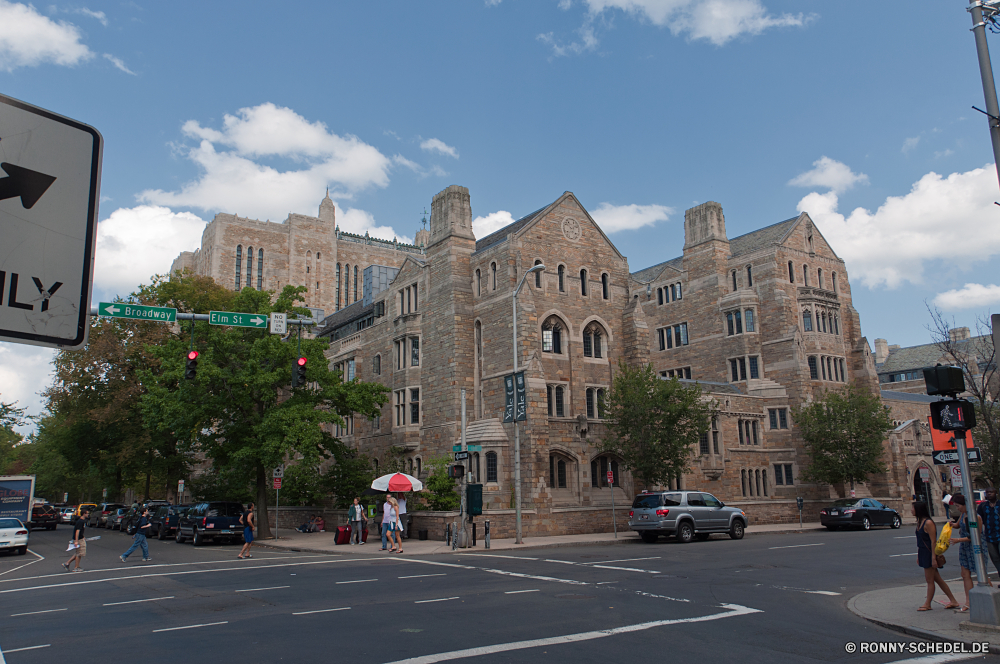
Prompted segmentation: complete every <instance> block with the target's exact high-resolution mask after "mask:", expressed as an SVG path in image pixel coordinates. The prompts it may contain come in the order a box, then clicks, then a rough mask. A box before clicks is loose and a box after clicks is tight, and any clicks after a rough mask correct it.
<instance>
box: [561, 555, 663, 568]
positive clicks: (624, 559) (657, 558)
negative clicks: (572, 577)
mask: <svg viewBox="0 0 1000 664" xmlns="http://www.w3.org/2000/svg"><path fill="white" fill-rule="evenodd" d="M659 559H660V556H649V557H648V558H622V559H621V560H602V561H599V562H596V563H580V564H581V565H584V566H590V565H610V564H611V563H631V562H635V561H636V560H659Z"/></svg>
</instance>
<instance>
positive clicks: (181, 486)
mask: <svg viewBox="0 0 1000 664" xmlns="http://www.w3.org/2000/svg"><path fill="white" fill-rule="evenodd" d="M182 493H184V480H177V495H178V496H179V495H181V494H182Z"/></svg>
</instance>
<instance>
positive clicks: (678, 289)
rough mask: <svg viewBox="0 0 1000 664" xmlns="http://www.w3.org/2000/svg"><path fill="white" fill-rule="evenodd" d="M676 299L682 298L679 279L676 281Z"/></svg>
mask: <svg viewBox="0 0 1000 664" xmlns="http://www.w3.org/2000/svg"><path fill="white" fill-rule="evenodd" d="M677 299H678V300H683V299H684V297H683V294H682V293H681V282H679V281H678V282H677Z"/></svg>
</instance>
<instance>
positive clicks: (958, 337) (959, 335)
mask: <svg viewBox="0 0 1000 664" xmlns="http://www.w3.org/2000/svg"><path fill="white" fill-rule="evenodd" d="M970 336H972V335H971V334H970V333H969V328H967V327H953V328H951V329H950V330H948V338H949V339H951V340H952V341H965V340H966V339H968V338H969V337H970Z"/></svg>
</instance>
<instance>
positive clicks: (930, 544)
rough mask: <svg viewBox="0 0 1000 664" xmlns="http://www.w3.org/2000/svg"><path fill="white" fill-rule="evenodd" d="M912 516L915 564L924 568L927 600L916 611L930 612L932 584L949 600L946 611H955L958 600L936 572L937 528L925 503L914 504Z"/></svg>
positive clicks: (932, 597) (939, 573) (938, 572)
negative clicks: (914, 526) (914, 524)
mask: <svg viewBox="0 0 1000 664" xmlns="http://www.w3.org/2000/svg"><path fill="white" fill-rule="evenodd" d="M911 509H912V510H913V516H915V517H917V530H916V535H917V564H918V565H920V566H921V567H923V568H924V580H925V581H927V599H926V601H924V603H923V604H921V605H920V607H918V608H917V611H930V610H931V601H932V600H933V599H934V584H937V585H939V586H941V590H943V591H944V593H945V594H946V595H947V596H948V599H949V600H951V601H950V602H949V603H948V604H946V605H945V607H944V608H946V609H957V608H958V600H957V599H955V595H954V594H953V593H952V592H951V588H949V587H948V584H947V583H945V582H944V579H942V578H941V572H940V571H939V570H938V560H937V556H935V555H934V543H935V542H937V526H935V525H934V522H933V521H931V515H930V512H929V511H928V510H927V503H924V502H915V503H913V506H912V508H911Z"/></svg>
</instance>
